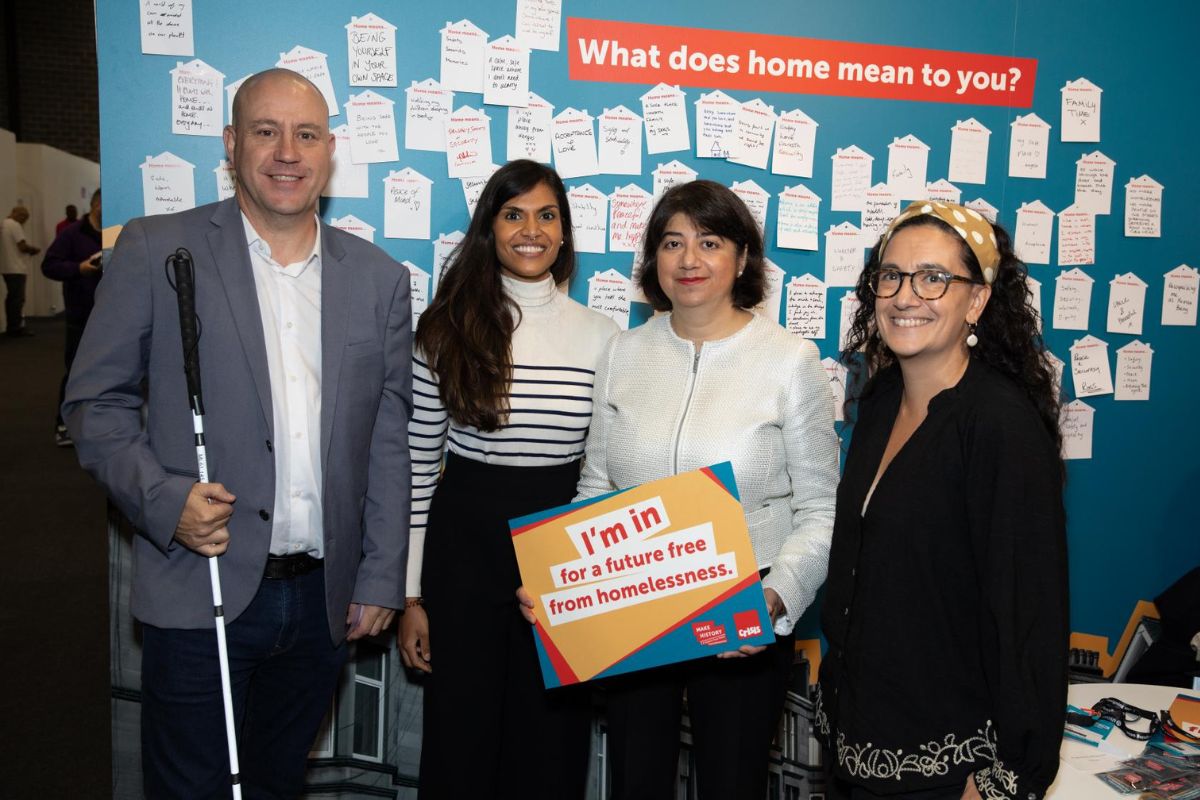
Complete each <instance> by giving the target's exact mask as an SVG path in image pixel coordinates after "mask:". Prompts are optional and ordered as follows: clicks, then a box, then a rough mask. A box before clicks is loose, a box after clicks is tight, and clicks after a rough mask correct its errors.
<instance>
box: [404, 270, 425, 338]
mask: <svg viewBox="0 0 1200 800" xmlns="http://www.w3.org/2000/svg"><path fill="white" fill-rule="evenodd" d="M400 264H401V266H403V267H404V268H405V269H407V270H408V280H409V283H408V286H409V295H408V297H409V303H410V305H411V306H412V326H413V330H416V328H417V321H418V320H419V319H421V315H422V314H423V313H425V309H427V308H429V278H430V276H429V273H428V272H426V271H425V270H423V269H421V268H420V267H418V266H417V265H416V264H414V263H412V262H411V261H401V262H400Z"/></svg>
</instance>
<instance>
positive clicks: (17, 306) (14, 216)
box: [0, 206, 42, 337]
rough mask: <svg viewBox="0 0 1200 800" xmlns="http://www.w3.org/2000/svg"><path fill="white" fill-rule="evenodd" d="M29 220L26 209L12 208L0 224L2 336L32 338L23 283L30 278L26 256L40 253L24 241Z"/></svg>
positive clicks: (21, 207)
mask: <svg viewBox="0 0 1200 800" xmlns="http://www.w3.org/2000/svg"><path fill="white" fill-rule="evenodd" d="M28 219H29V209H27V208H25V206H13V210H12V211H11V212H9V215H8V217H7V218H6V219H5V220H4V221H3V222H0V274H2V275H3V276H4V288H5V289H6V291H7V292H8V294H6V295H5V298H4V316H5V320H6V325H5V333H6V334H8V335H9V336H14V337H17V336H32V335H33V331H30V330H27V329H26V328H25V317H24V311H25V282H26V279H27V278H28V277H29V262H28V257H29V256H36V255H37V254H38V253H40V252H42V249H41V248H40V247H34V246H33V245H31V244H29V242H27V241H25V228H24V225H25V223H26V221H28Z"/></svg>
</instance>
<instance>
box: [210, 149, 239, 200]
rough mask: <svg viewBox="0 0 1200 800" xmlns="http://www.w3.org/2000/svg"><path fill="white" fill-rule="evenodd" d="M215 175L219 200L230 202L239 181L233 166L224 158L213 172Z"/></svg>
mask: <svg viewBox="0 0 1200 800" xmlns="http://www.w3.org/2000/svg"><path fill="white" fill-rule="evenodd" d="M213 175H214V176H216V179H217V199H218V200H228V199H229V198H230V197H233V194H234V186H235V183H236V181H237V178H236V177H235V175H234V171H233V164H230V163H229V162H228V161H226V160H225V159H223V158H222V159H221V160H220V161H219V162H217V168H216V169H214V170H213Z"/></svg>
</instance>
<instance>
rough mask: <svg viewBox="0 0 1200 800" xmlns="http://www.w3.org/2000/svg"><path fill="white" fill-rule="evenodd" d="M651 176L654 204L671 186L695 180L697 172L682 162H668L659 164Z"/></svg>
mask: <svg viewBox="0 0 1200 800" xmlns="http://www.w3.org/2000/svg"><path fill="white" fill-rule="evenodd" d="M651 174H652V175H653V176H654V202H656V203H657V202H658V199H659V198H660V197H662V196H663V195H664V194H665V193H666V191H667V190H668V189H670V188H671V187H672V186H678V185H679V184H681V183H690V182H692V181H694V180H696V175H697V172H696V170H694V169H692V168H691V167H689V166H688V165H687V164H684V163H683V162H682V161H669V162H667V163H666V164H659V165H658V167H657V169H655V170H654V172H653V173H651Z"/></svg>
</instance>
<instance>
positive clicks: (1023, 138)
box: [1008, 114, 1050, 178]
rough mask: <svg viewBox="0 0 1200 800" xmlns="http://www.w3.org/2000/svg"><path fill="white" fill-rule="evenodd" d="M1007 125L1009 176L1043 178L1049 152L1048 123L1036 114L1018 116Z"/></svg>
mask: <svg viewBox="0 0 1200 800" xmlns="http://www.w3.org/2000/svg"><path fill="white" fill-rule="evenodd" d="M1009 127H1010V128H1011V129H1012V133H1011V135H1010V136H1009V140H1008V175H1009V177H1010V178H1045V177H1046V164H1047V163H1048V162H1049V152H1050V123H1048V122H1046V121H1045V120H1043V119H1042V118H1041V117H1039V116H1038V115H1037V114H1026V115H1024V116H1018V117H1017V118H1016V119H1015V120H1013V121H1012V122H1011V123H1010V124H1009Z"/></svg>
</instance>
